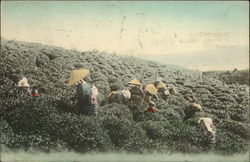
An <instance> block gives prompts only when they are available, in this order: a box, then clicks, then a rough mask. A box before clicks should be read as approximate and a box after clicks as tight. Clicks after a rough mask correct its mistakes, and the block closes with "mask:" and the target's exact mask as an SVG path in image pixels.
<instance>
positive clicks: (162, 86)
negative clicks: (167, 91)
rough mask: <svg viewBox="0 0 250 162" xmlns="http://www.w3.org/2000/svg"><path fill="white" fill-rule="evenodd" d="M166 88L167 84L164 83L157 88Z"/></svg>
mask: <svg viewBox="0 0 250 162" xmlns="http://www.w3.org/2000/svg"><path fill="white" fill-rule="evenodd" d="M165 87H166V84H165V83H162V82H160V83H159V84H158V85H157V86H156V88H158V89H159V88H165Z"/></svg>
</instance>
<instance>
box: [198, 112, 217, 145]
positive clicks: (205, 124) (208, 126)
mask: <svg viewBox="0 0 250 162" xmlns="http://www.w3.org/2000/svg"><path fill="white" fill-rule="evenodd" d="M198 124H200V126H201V129H202V130H203V131H207V132H208V133H209V135H210V136H211V143H213V144H214V143H215V135H216V129H215V127H214V125H213V121H212V119H211V118H205V117H202V118H200V119H199V121H198Z"/></svg>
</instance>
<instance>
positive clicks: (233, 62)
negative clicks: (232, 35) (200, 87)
mask: <svg viewBox="0 0 250 162" xmlns="http://www.w3.org/2000/svg"><path fill="white" fill-rule="evenodd" d="M145 58H148V59H150V60H155V61H159V62H161V63H165V64H176V65H179V66H181V67H186V68H190V69H199V70H201V71H209V70H228V69H230V70H231V68H232V67H235V68H240V69H244V68H247V65H248V64H249V61H248V60H249V48H248V47H244V46H242V47H241V46H222V47H218V48H216V49H210V50H203V51H196V52H187V53H176V54H170V55H150V56H145Z"/></svg>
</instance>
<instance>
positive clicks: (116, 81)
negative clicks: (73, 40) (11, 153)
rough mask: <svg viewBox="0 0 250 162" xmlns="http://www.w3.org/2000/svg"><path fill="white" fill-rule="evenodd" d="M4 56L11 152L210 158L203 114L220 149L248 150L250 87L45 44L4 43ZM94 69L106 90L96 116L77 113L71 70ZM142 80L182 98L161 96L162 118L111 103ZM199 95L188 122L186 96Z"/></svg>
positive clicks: (4, 107)
mask: <svg viewBox="0 0 250 162" xmlns="http://www.w3.org/2000/svg"><path fill="white" fill-rule="evenodd" d="M1 46H2V47H1V53H0V58H1V60H0V76H1V77H0V89H1V90H0V116H1V141H2V145H4V146H7V147H8V148H11V149H19V148H23V149H26V150H29V149H35V150H43V151H50V150H74V151H79V152H90V151H109V150H115V151H117V150H119V151H128V152H140V153H143V152H153V151H162V152H163V151H172V152H173V151H180V152H194V153H197V152H204V151H205V152H206V151H209V150H211V149H212V148H213V146H212V145H211V144H210V143H209V139H208V136H207V135H206V134H204V132H202V131H201V130H200V129H199V127H198V126H197V119H198V118H199V117H201V116H204V117H206V116H208V117H212V118H213V121H214V123H215V126H216V127H217V128H218V130H217V132H218V133H217V134H218V135H217V137H216V139H217V143H216V144H215V146H214V150H216V151H218V152H221V153H236V152H245V151H246V150H247V141H248V140H249V131H248V130H249V125H248V116H247V112H248V106H249V97H248V95H249V94H248V93H249V87H248V86H246V85H237V86H236V85H227V84H224V83H223V82H221V81H219V80H217V79H214V78H211V77H208V76H204V77H203V80H194V79H193V78H192V75H190V74H189V73H185V72H180V71H178V70H175V69H173V68H172V69H170V68H169V67H168V66H166V65H160V64H158V63H155V62H147V61H144V60H141V59H138V58H135V57H129V56H118V55H116V54H105V53H101V52H98V51H88V52H77V51H72V50H65V49H62V48H58V47H50V46H44V45H40V44H33V43H25V42H15V41H8V40H2V41H1ZM77 68H88V69H90V72H91V73H90V75H89V76H88V77H87V78H86V79H87V81H88V82H90V83H92V84H94V85H95V86H96V87H97V88H98V89H99V97H98V99H99V102H100V103H101V106H100V107H99V113H98V115H97V116H83V115H79V114H77V112H76V110H75V106H74V104H73V103H72V102H71V100H70V98H71V97H73V96H74V94H75V88H74V87H69V86H67V85H66V83H67V81H68V78H69V73H70V71H71V70H72V69H77ZM23 76H26V77H27V78H28V80H29V83H30V84H31V86H37V87H38V89H39V92H41V93H42V96H41V97H38V98H36V97H30V96H26V95H25V94H24V93H23V92H22V91H20V90H19V89H18V87H17V82H18V81H19V80H20V79H21V78H22V77H23ZM134 77H137V78H139V79H142V82H143V83H148V82H151V81H153V80H155V79H156V78H163V80H165V81H166V82H167V84H172V85H175V87H176V89H177V91H178V93H177V94H176V95H170V96H167V97H166V98H161V97H160V98H159V100H158V101H157V103H156V107H157V108H158V109H159V112H157V113H150V112H145V111H144V109H145V107H146V104H144V105H141V106H138V107H135V108H134V109H133V108H132V107H131V105H121V104H116V103H113V104H105V103H106V94H108V93H109V92H111V91H112V90H118V89H123V88H124V87H126V86H127V82H128V81H129V80H130V79H132V78H134ZM185 91H190V92H192V93H193V94H194V95H195V96H196V97H197V99H198V101H197V102H198V103H200V104H201V106H202V108H203V112H202V113H197V114H195V116H194V117H193V118H192V119H190V120H187V121H186V122H183V118H184V109H185V108H187V106H189V104H188V102H187V101H186V100H185V99H184V98H183V96H182V93H183V92H185Z"/></svg>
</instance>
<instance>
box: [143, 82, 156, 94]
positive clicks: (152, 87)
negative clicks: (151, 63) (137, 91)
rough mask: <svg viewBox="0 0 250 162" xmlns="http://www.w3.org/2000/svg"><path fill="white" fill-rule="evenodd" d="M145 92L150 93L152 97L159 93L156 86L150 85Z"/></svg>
mask: <svg viewBox="0 0 250 162" xmlns="http://www.w3.org/2000/svg"><path fill="white" fill-rule="evenodd" d="M145 90H146V91H148V92H149V93H150V94H152V95H156V94H157V91H158V90H157V88H156V87H155V86H154V84H148V85H146V88H145Z"/></svg>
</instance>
